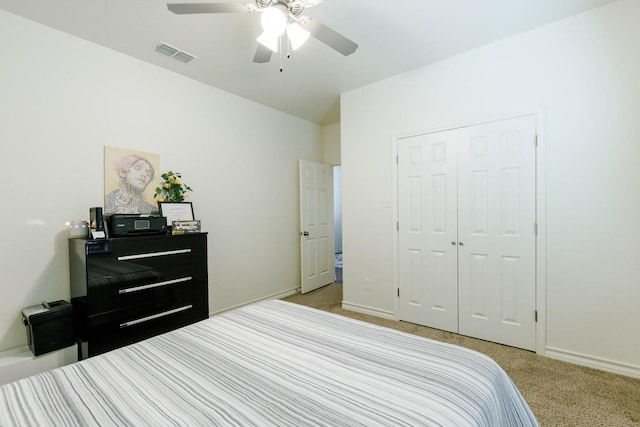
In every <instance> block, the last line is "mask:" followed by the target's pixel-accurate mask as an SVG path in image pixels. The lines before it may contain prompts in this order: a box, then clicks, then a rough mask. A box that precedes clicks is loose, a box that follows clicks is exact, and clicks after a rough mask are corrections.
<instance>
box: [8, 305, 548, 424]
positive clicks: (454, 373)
mask: <svg viewBox="0 0 640 427" xmlns="http://www.w3.org/2000/svg"><path fill="white" fill-rule="evenodd" d="M271 425H273V426H296V427H299V426H457V427H460V426H491V427H496V426H509V427H515V426H537V425H538V422H537V421H536V418H535V417H534V415H533V414H532V412H531V410H530V409H529V407H528V406H527V404H526V402H525V401H524V399H523V398H522V396H521V394H520V393H519V391H518V390H517V388H516V387H515V385H514V384H513V382H512V381H511V379H510V378H509V377H508V376H507V374H506V373H505V372H504V371H503V370H502V369H501V368H500V367H499V366H498V365H497V364H496V363H495V362H494V361H493V360H492V359H490V358H489V357H487V356H485V355H483V354H480V353H477V352H475V351H472V350H469V349H466V348H462V347H458V346H454V345H450V344H445V343H440V342H437V341H433V340H429V339H426V338H422V337H418V336H414V335H410V334H406V333H402V332H399V331H395V330H391V329H387V328H383V327H379V326H376V325H372V324H368V323H364V322H360V321H357V320H354V319H350V318H346V317H343V316H339V315H336V314H332V313H327V312H323V311H319V310H316V309H312V308H308V307H305V306H301V305H296V304H292V303H289V302H284V301H278V300H275V301H267V302H261V303H257V304H254V305H250V306H247V307H242V308H239V309H236V310H233V311H230V312H227V313H224V314H221V315H218V316H215V317H212V318H210V319H207V320H204V321H201V322H199V323H196V324H193V325H190V326H187V327H184V328H181V329H179V330H176V331H173V332H169V333H166V334H163V335H160V336H157V337H154V338H151V339H148V340H146V341H142V342H140V343H137V344H134V345H131V346H128V347H124V348H121V349H118V350H114V351H112V352H109V353H106V354H103V355H100V356H97V357H93V358H90V359H87V360H83V361H81V362H78V363H75V364H72V365H69V366H65V367H62V368H59V369H54V370H52V371H49V372H46V373H43V374H39V375H36V376H33V377H30V378H26V379H23V380H20V381H17V382H15V383H11V384H7V385H4V386H2V387H1V388H0V426H3V427H9V426H56V427H60V426H154V427H158V426H190V427H191V426H261V427H262V426H271Z"/></svg>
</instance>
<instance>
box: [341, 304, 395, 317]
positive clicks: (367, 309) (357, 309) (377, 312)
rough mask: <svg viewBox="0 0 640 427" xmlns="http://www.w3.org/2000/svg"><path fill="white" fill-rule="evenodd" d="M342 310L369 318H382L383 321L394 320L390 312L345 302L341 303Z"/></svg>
mask: <svg viewBox="0 0 640 427" xmlns="http://www.w3.org/2000/svg"><path fill="white" fill-rule="evenodd" d="M342 308H344V309H345V310H349V311H355V312H356V313H362V314H369V315H371V316H376V317H382V318H383V319H389V320H394V316H393V313H392V312H390V311H384V310H380V309H378V308H373V307H367V306H364V305H360V304H352V303H349V302H346V301H342Z"/></svg>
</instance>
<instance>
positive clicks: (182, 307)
mask: <svg viewBox="0 0 640 427" xmlns="http://www.w3.org/2000/svg"><path fill="white" fill-rule="evenodd" d="M69 263H70V279H71V303H72V304H73V316H74V327H75V330H76V335H77V337H78V342H80V343H81V346H80V350H79V352H78V356H79V358H85V357H91V356H95V355H97V354H100V353H104V352H107V351H109V350H113V349H116V348H119V347H122V346H125V345H128V344H131V343H134V342H137V341H141V340H143V339H146V338H149V337H152V336H154V335H158V334H161V333H164V332H168V331H170V330H173V329H177V328H179V327H182V326H185V325H188V324H191V323H194V322H197V321H199V320H203V319H206V318H207V317H208V315H209V304H208V283H207V235H206V233H197V234H187V235H178V236H170V235H150V236H135V237H120V238H113V239H102V240H87V239H69Z"/></svg>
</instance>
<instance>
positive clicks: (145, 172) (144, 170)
mask: <svg viewBox="0 0 640 427" xmlns="http://www.w3.org/2000/svg"><path fill="white" fill-rule="evenodd" d="M151 170H152V169H151V166H150V165H149V163H147V162H146V161H145V160H138V161H137V162H135V163H134V164H133V166H131V168H130V169H129V170H128V171H127V174H126V175H125V177H124V181H125V182H126V183H127V184H128V185H130V186H131V187H133V188H135V189H137V190H138V191H140V192H142V191H144V189H145V188H147V185H149V181H151V177H152V175H153V173H152V171H151Z"/></svg>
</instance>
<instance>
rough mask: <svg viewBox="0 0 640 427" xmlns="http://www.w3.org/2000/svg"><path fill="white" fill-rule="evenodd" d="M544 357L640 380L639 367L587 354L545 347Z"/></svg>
mask: <svg viewBox="0 0 640 427" xmlns="http://www.w3.org/2000/svg"><path fill="white" fill-rule="evenodd" d="M544 355H545V356H546V357H550V358H552V359H557V360H562V361H564V362H569V363H574V364H576V365H581V366H587V367H589V368H594V369H599V370H601V371H607V372H612V373H614V374H619V375H624V376H627V377H632V378H640V366H635V365H630V364H626V363H620V362H616V361H615V360H608V359H602V358H599V357H594V356H589V355H587V354H581V353H576V352H573V351H568V350H563V349H560V348H554V347H547V348H546V349H545V353H544Z"/></svg>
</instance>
